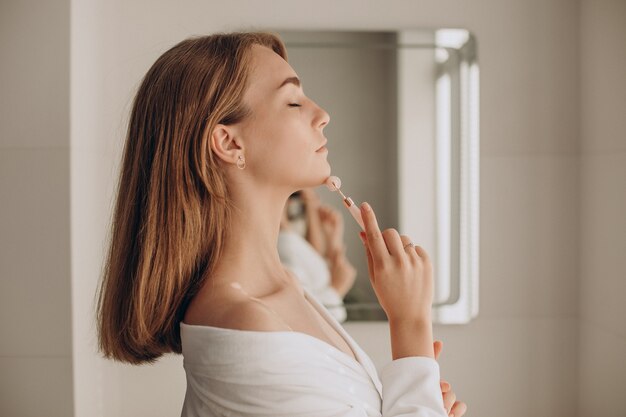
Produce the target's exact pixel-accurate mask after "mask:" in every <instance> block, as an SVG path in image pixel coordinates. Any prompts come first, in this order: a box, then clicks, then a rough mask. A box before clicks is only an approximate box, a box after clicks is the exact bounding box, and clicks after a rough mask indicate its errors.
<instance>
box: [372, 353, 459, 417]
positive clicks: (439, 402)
mask: <svg viewBox="0 0 626 417" xmlns="http://www.w3.org/2000/svg"><path fill="white" fill-rule="evenodd" d="M380 380H381V382H382V387H383V399H382V416H383V417H447V416H448V413H447V412H446V409H445V408H444V406H443V395H442V393H441V386H440V385H439V381H440V370H439V364H438V363H437V361H436V360H435V359H433V358H429V357H425V356H408V357H404V358H399V359H396V360H393V361H391V362H390V363H388V364H387V365H386V366H385V367H384V368H383V369H382V370H381V371H380Z"/></svg>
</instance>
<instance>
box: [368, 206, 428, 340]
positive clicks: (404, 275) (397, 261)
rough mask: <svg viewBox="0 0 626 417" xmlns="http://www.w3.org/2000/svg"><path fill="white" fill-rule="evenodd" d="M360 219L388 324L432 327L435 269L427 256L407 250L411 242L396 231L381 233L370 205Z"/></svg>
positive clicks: (417, 250) (418, 249) (370, 268)
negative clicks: (363, 225)
mask: <svg viewBox="0 0 626 417" xmlns="http://www.w3.org/2000/svg"><path fill="white" fill-rule="evenodd" d="M367 207H369V210H368V209H367ZM361 216H362V217H363V223H364V224H365V233H363V232H361V240H363V243H364V244H365V248H366V252H367V268H368V271H369V276H370V281H371V283H372V288H373V289H374V293H375V294H376V297H377V298H378V301H379V303H380V305H381V307H382V308H383V310H384V311H385V313H386V314H387V318H388V319H389V322H390V323H391V322H395V323H418V322H426V323H430V320H431V309H432V302H433V268H432V265H431V262H430V259H429V257H428V254H427V253H426V251H424V249H422V248H421V247H420V246H415V247H411V246H406V245H407V244H408V243H409V242H411V239H410V238H409V237H408V236H405V235H402V236H400V235H399V234H398V232H397V231H396V230H395V229H386V230H385V231H384V232H381V231H380V229H379V228H378V222H377V220H376V215H375V214H374V210H373V209H372V208H371V206H369V205H368V204H367V203H364V204H362V205H361ZM429 348H430V345H429Z"/></svg>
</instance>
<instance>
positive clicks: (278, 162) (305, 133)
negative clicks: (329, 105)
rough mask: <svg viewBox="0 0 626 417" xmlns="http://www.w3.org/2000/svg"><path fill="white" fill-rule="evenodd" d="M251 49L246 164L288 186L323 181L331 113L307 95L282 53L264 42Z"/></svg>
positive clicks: (262, 176) (261, 175)
mask: <svg viewBox="0 0 626 417" xmlns="http://www.w3.org/2000/svg"><path fill="white" fill-rule="evenodd" d="M251 54H252V67H251V70H250V78H249V86H248V90H247V91H246V93H245V94H244V102H245V103H247V105H248V106H249V107H250V109H251V110H252V115H251V117H249V118H247V119H246V120H244V121H242V122H241V126H240V129H241V130H240V132H241V136H242V138H243V141H244V144H245V147H246V150H245V159H246V165H247V167H246V169H248V167H250V169H251V172H253V173H254V175H255V177H256V178H258V179H260V180H261V181H263V182H269V183H271V184H275V185H285V186H287V187H288V188H294V189H302V188H305V187H312V186H317V185H320V184H322V183H323V182H324V180H325V179H326V178H327V177H328V176H329V175H330V165H329V163H328V161H327V155H328V151H327V150H326V149H322V150H320V151H318V149H320V147H321V146H322V145H324V144H325V143H326V138H325V137H324V133H323V129H324V126H326V125H327V124H328V122H329V120H330V117H329V115H328V113H326V111H324V109H322V108H321V107H319V106H318V105H317V104H316V103H315V102H313V100H311V99H309V98H308V97H307V96H306V95H305V94H304V92H303V90H302V89H301V88H300V87H299V86H298V85H297V84H299V82H298V80H297V78H296V77H297V74H296V73H295V71H294V70H293V68H291V66H290V65H289V64H288V63H287V62H286V61H285V60H284V59H283V58H281V56H280V55H278V54H276V53H275V52H274V51H273V50H271V49H270V48H267V47H264V46H261V45H253V47H252V51H251ZM287 79H291V80H292V81H291V82H290V81H287V82H285V81H286V80H287Z"/></svg>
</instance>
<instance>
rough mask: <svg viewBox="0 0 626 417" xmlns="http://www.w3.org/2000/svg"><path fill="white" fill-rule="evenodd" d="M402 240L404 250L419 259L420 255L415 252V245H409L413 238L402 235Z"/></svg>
mask: <svg viewBox="0 0 626 417" xmlns="http://www.w3.org/2000/svg"><path fill="white" fill-rule="evenodd" d="M400 241H401V242H402V251H403V252H404V253H405V254H406V255H407V256H408V257H409V258H410V259H411V260H412V261H417V260H418V259H419V255H418V254H417V252H415V247H411V246H407V245H408V244H409V243H411V242H412V240H411V238H410V237H408V236H407V235H400Z"/></svg>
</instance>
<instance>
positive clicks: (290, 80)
mask: <svg viewBox="0 0 626 417" xmlns="http://www.w3.org/2000/svg"><path fill="white" fill-rule="evenodd" d="M287 84H293V85H295V86H296V87H301V85H300V79H299V78H298V77H289V78H287V79H285V81H283V83H282V84H281V85H280V86H279V87H278V88H277V90H279V89H280V88H281V87H283V86H285V85H287Z"/></svg>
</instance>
